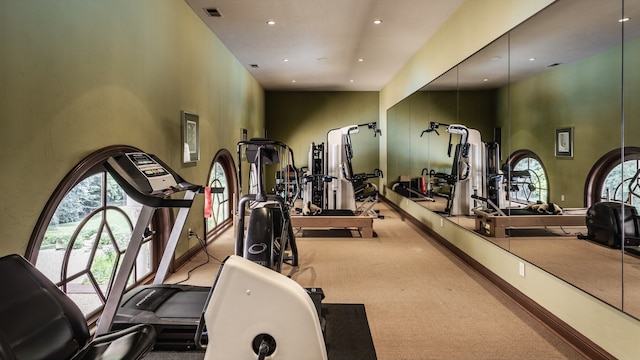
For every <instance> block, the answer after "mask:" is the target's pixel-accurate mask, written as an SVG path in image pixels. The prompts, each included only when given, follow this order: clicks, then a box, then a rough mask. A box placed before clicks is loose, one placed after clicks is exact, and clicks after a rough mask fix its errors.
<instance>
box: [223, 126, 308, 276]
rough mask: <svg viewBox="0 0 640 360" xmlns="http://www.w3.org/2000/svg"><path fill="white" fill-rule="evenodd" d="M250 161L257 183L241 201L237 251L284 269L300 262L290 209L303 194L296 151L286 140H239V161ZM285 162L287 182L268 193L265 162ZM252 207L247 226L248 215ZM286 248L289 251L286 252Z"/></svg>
mask: <svg viewBox="0 0 640 360" xmlns="http://www.w3.org/2000/svg"><path fill="white" fill-rule="evenodd" d="M243 155H244V159H245V160H246V161H247V162H249V164H250V166H251V169H252V171H253V174H254V175H255V176H254V182H255V184H253V185H254V186H255V187H254V188H253V193H249V194H246V195H244V196H242V197H241V198H240V200H239V201H238V225H237V232H236V242H235V255H239V256H242V257H243V258H245V259H248V260H250V261H253V262H255V263H258V264H260V265H262V266H265V267H267V268H270V269H272V270H274V271H276V272H281V271H282V264H283V263H287V264H289V265H291V266H298V248H297V246H296V242H295V235H294V233H293V228H292V226H291V218H290V214H289V213H290V210H291V208H292V207H293V204H294V202H295V200H296V199H297V198H298V197H299V195H300V187H299V185H298V184H299V183H300V182H299V176H298V170H297V169H296V167H295V163H294V158H293V151H292V150H291V148H289V147H288V146H287V145H286V144H284V143H281V142H278V141H273V140H268V139H262V138H254V139H251V140H249V141H241V142H239V143H238V164H240V165H241V164H242V159H243ZM281 163H282V165H283V167H282V169H283V170H282V171H281V173H284V174H285V176H284V178H286V182H285V184H279V185H282V186H279V188H278V193H277V194H267V192H266V191H265V186H264V172H265V166H266V165H272V164H281ZM239 169H240V171H238V177H239V183H240V186H239V188H240V193H242V185H241V184H242V170H241V169H242V166H239ZM248 207H249V209H250V214H249V221H248V224H247V226H246V230H245V215H246V211H247V209H248ZM287 250H289V251H290V253H289V255H287Z"/></svg>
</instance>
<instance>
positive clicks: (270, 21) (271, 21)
mask: <svg viewBox="0 0 640 360" xmlns="http://www.w3.org/2000/svg"><path fill="white" fill-rule="evenodd" d="M275 24H276V22H275V21H273V20H269V21H267V25H275Z"/></svg>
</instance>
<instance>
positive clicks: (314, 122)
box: [265, 91, 380, 173]
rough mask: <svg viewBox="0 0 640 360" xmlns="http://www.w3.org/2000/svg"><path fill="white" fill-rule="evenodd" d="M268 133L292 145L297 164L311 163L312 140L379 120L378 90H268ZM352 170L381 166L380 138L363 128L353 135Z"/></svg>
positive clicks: (321, 141)
mask: <svg viewBox="0 0 640 360" xmlns="http://www.w3.org/2000/svg"><path fill="white" fill-rule="evenodd" d="M265 118H266V123H267V135H268V137H269V138H270V139H272V140H278V141H282V142H284V143H285V144H287V145H288V146H289V147H291V148H292V149H293V151H294V156H295V158H296V166H297V167H303V166H307V165H308V162H309V161H308V156H309V150H310V148H311V143H316V144H319V143H325V145H326V142H327V132H328V131H329V130H331V129H335V128H340V127H343V126H348V125H359V124H365V123H370V122H377V121H378V92H271V91H269V92H267V93H266V95H265ZM351 139H352V142H353V151H354V156H353V168H354V169H353V170H354V172H356V173H372V172H373V170H374V169H375V168H378V167H379V161H378V151H379V139H380V137H379V136H378V137H375V138H374V136H373V131H372V130H369V129H368V128H367V127H361V128H360V132H359V133H358V134H354V135H352V136H351Z"/></svg>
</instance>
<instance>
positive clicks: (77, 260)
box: [27, 146, 167, 321]
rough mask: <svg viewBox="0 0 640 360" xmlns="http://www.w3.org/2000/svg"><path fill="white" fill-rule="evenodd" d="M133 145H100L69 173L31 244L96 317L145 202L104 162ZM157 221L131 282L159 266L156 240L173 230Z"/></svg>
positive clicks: (33, 253) (52, 275)
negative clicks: (133, 195)
mask: <svg viewBox="0 0 640 360" xmlns="http://www.w3.org/2000/svg"><path fill="white" fill-rule="evenodd" d="M130 151H139V150H138V149H136V148H134V147H128V146H113V147H108V148H104V149H101V150H98V151H96V152H94V153H93V154H91V155H89V156H88V157H87V158H85V159H83V160H82V161H81V162H80V163H79V164H78V165H77V166H76V167H75V168H74V169H73V170H72V171H71V172H70V173H69V174H67V176H66V177H65V178H64V179H63V180H62V182H61V183H60V184H59V185H58V187H57V188H56V190H55V192H54V193H53V195H52V196H51V198H50V199H49V201H48V202H47V204H46V206H45V208H44V210H43V212H42V213H41V215H40V218H39V219H38V222H37V224H36V227H35V229H34V231H33V233H32V235H31V239H30V242H29V248H28V250H27V257H28V258H29V260H30V261H31V262H32V263H33V264H35V266H36V267H37V268H38V269H39V270H40V271H42V272H43V273H44V274H45V275H46V276H47V277H49V279H51V280H52V281H53V282H54V283H56V284H57V285H58V286H59V287H60V289H62V290H63V291H64V292H65V293H66V294H67V295H68V296H69V297H70V298H71V299H73V301H74V302H75V303H76V304H77V305H78V307H79V308H80V309H81V310H82V311H83V313H84V314H85V317H87V319H88V320H90V321H92V320H95V318H96V317H97V316H98V315H99V313H100V312H101V311H102V308H103V305H104V303H105V301H106V298H107V296H108V293H109V290H110V288H111V286H112V283H113V280H114V278H115V274H116V273H117V270H118V266H119V265H120V262H121V260H122V258H123V256H124V253H125V251H126V248H127V245H128V243H129V239H130V237H131V232H132V229H133V226H134V224H135V223H136V220H137V218H138V215H139V210H140V208H141V205H140V204H138V203H136V202H135V201H133V200H132V199H131V198H129V197H128V196H127V195H126V193H125V192H124V191H123V189H122V188H121V187H120V186H119V185H118V184H117V183H116V181H115V180H114V179H113V178H112V177H111V175H109V173H107V172H106V170H105V168H104V167H103V165H102V164H103V163H104V162H105V160H106V159H108V158H109V157H110V156H112V155H117V154H121V153H122V152H130ZM156 216H157V217H161V216H167V214H166V213H165V212H159V213H157V214H156ZM163 223H164V221H163ZM151 227H152V230H155V232H156V235H155V236H149V237H148V238H147V239H146V240H145V243H144V245H143V246H142V249H141V250H140V253H139V254H138V258H137V261H136V264H135V266H134V271H133V273H132V275H131V278H130V281H129V286H131V287H132V286H134V285H136V284H138V283H141V282H142V280H144V279H145V278H146V277H147V276H149V275H150V274H151V273H152V272H153V271H154V269H155V266H156V260H155V259H156V258H155V256H154V250H155V249H156V248H157V246H155V244H157V243H158V242H159V241H161V240H160V239H161V238H162V236H163V235H162V234H164V233H165V232H166V231H167V230H166V229H164V226H163V225H162V224H161V222H160V221H157V220H156V221H154V222H153V224H151Z"/></svg>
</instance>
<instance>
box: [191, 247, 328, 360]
mask: <svg viewBox="0 0 640 360" xmlns="http://www.w3.org/2000/svg"><path fill="white" fill-rule="evenodd" d="M205 325H206V332H207V333H208V344H203V343H202V342H201V341H199V340H200V339H196V341H197V342H198V343H199V346H200V347H201V348H206V352H205V357H204V358H205V360H226V359H234V360H245V359H246V360H249V359H252V360H253V359H256V358H257V359H277V360H299V359H306V360H326V359H327V349H326V345H325V341H324V336H323V333H322V326H321V322H320V318H319V316H318V309H317V307H316V305H315V304H314V302H313V300H312V298H311V297H310V296H309V293H308V292H307V290H305V289H304V288H302V287H301V286H300V285H299V284H298V283H296V282H295V281H294V280H292V279H290V278H289V277H287V276H285V275H282V274H280V273H277V272H275V271H272V270H270V269H268V268H266V267H264V266H261V265H258V264H256V263H254V262H252V261H250V260H247V259H244V258H242V257H240V256H237V255H232V256H230V257H228V258H227V259H226V260H225V261H224V262H223V264H222V265H221V267H220V270H219V271H218V276H217V278H216V281H215V283H214V285H213V291H212V292H211V295H210V299H209V301H208V305H207V306H206V309H205V311H204V313H203V317H202V319H201V326H200V328H202V327H203V326H205ZM200 330H202V329H200ZM197 333H198V334H201V333H203V331H198V332H197Z"/></svg>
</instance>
